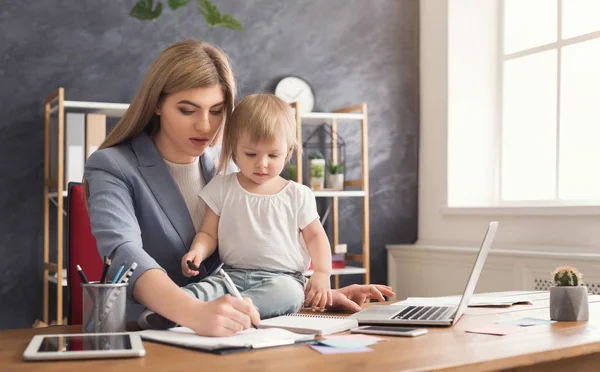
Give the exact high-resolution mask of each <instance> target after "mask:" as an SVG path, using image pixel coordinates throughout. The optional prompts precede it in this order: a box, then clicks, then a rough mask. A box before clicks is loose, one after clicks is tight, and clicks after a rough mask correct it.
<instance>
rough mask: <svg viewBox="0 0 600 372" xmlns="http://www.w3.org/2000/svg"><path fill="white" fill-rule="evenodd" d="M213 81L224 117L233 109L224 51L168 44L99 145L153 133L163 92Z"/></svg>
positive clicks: (232, 89)
mask: <svg viewBox="0 0 600 372" xmlns="http://www.w3.org/2000/svg"><path fill="white" fill-rule="evenodd" d="M216 84H219V85H220V86H221V88H222V89H223V95H224V96H225V101H224V106H225V118H228V117H229V116H231V113H232V111H233V104H234V102H235V94H236V85H235V78H234V75H233V71H232V69H231V66H230V64H229V61H228V59H227V56H226V55H225V53H224V52H223V51H222V50H221V49H219V48H217V47H215V46H213V45H210V44H207V43H203V42H200V41H196V40H184V41H180V42H178V43H175V44H173V45H171V46H170V47H168V48H167V49H165V50H164V51H163V52H162V53H161V54H160V55H159V56H158V57H157V58H156V60H155V61H154V62H153V63H152V65H151V66H150V69H149V70H148V72H147V73H146V76H145V77H144V80H143V81H142V84H141V85H140V87H139V89H138V91H137V93H136V95H135V97H134V98H133V101H132V102H131V104H130V105H129V108H128V109H127V111H125V114H124V115H123V116H122V117H121V119H120V120H119V122H118V123H117V124H116V125H115V127H114V128H113V129H112V130H111V132H110V133H109V134H108V135H107V136H106V139H105V140H104V142H102V144H101V145H100V147H99V149H104V148H107V147H112V146H116V145H119V144H121V143H122V142H124V141H128V140H130V139H132V138H134V137H136V136H137V135H139V134H140V133H141V132H142V131H145V132H146V133H148V135H150V136H153V135H154V134H156V133H158V131H159V130H160V118H159V117H158V115H156V113H155V111H156V108H157V107H158V106H159V105H160V104H161V103H162V102H163V101H164V99H165V98H166V97H167V96H169V95H171V94H173V93H177V92H180V91H183V90H188V89H195V88H205V87H211V86H214V85H216ZM222 127H223V125H221V127H220V128H219V130H218V131H217V134H215V137H214V139H213V141H212V143H211V145H214V143H215V142H216V141H217V140H218V139H219V138H220V134H221V133H220V132H221V130H222ZM83 184H84V187H85V199H86V203H87V199H88V197H89V186H88V184H87V181H86V180H85V178H84V179H83Z"/></svg>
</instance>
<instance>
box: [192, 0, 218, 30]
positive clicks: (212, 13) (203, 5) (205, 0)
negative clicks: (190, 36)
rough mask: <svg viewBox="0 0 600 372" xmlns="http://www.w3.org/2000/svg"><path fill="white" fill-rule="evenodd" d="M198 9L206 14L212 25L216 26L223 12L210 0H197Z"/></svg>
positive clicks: (208, 21) (206, 18) (205, 16)
mask: <svg viewBox="0 0 600 372" xmlns="http://www.w3.org/2000/svg"><path fill="white" fill-rule="evenodd" d="M196 4H197V7H198V11H199V12H200V13H201V14H202V15H203V16H204V19H205V20H206V23H208V25H209V26H210V27H216V25H217V24H218V23H219V21H220V20H221V12H219V9H217V7H216V5H215V4H213V3H212V2H210V1H209V0H196Z"/></svg>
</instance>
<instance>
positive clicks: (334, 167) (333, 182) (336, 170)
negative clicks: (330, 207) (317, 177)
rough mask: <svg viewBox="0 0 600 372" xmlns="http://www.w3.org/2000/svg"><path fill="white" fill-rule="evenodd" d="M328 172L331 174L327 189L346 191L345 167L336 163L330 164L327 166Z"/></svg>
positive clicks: (328, 178) (328, 177)
mask: <svg viewBox="0 0 600 372" xmlns="http://www.w3.org/2000/svg"><path fill="white" fill-rule="evenodd" d="M327 170H328V171H329V174H327V188H329V189H333V190H343V189H344V173H343V172H344V166H343V165H339V164H334V163H329V164H328V165H327Z"/></svg>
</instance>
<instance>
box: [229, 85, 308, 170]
mask: <svg viewBox="0 0 600 372" xmlns="http://www.w3.org/2000/svg"><path fill="white" fill-rule="evenodd" d="M245 133H247V134H249V135H250V140H251V141H252V142H263V141H264V142H272V141H273V140H275V138H276V137H277V136H278V135H283V136H285V137H286V141H287V145H288V154H287V157H286V162H287V161H289V160H290V157H291V155H292V151H293V150H294V149H295V148H296V146H298V140H297V137H296V118H295V116H294V113H293V112H292V108H291V107H290V105H289V104H287V103H286V102H285V101H283V100H282V99H280V98H278V97H276V96H275V95H273V94H270V93H258V94H251V95H249V96H247V97H245V98H244V99H242V100H241V101H240V102H239V103H238V104H237V105H236V106H235V108H234V110H233V113H232V114H231V115H230V116H228V117H227V119H226V122H225V129H224V132H223V142H222V146H223V147H222V151H221V159H220V164H219V172H221V173H225V171H226V170H227V166H228V165H229V162H230V161H231V160H233V161H234V162H236V161H237V159H236V156H235V150H236V148H237V145H238V142H239V140H240V138H241V137H242V135H243V134H245Z"/></svg>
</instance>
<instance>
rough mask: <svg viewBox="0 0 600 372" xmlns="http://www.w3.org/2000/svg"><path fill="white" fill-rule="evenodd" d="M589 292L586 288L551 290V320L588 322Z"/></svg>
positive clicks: (558, 288)
mask: <svg viewBox="0 0 600 372" xmlns="http://www.w3.org/2000/svg"><path fill="white" fill-rule="evenodd" d="M588 318H589V306H588V291H587V287H584V286H577V287H575V286H572V287H569V286H565V287H552V288H550V319H552V320H558V321H572V322H573V321H579V320H588Z"/></svg>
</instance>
